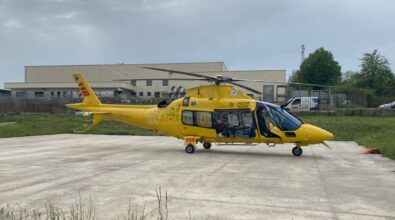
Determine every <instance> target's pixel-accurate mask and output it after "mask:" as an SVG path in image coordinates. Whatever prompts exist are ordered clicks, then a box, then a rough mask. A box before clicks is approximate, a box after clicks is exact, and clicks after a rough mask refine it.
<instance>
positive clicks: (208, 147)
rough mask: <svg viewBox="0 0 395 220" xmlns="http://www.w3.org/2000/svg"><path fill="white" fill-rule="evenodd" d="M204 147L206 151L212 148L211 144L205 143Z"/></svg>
mask: <svg viewBox="0 0 395 220" xmlns="http://www.w3.org/2000/svg"><path fill="white" fill-rule="evenodd" d="M203 147H204V149H206V150H209V149H210V148H211V143H207V142H206V143H203Z"/></svg>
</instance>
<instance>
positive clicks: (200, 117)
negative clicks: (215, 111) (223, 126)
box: [196, 112, 212, 128]
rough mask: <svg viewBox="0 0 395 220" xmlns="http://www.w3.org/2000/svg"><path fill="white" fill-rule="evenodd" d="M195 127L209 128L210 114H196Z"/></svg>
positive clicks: (210, 124)
mask: <svg viewBox="0 0 395 220" xmlns="http://www.w3.org/2000/svg"><path fill="white" fill-rule="evenodd" d="M196 125H197V126H200V127H206V128H211V127H212V122H211V112H196Z"/></svg>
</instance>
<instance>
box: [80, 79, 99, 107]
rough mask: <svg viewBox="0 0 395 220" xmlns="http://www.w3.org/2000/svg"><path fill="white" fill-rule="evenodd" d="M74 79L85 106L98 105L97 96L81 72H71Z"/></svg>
mask: <svg viewBox="0 0 395 220" xmlns="http://www.w3.org/2000/svg"><path fill="white" fill-rule="evenodd" d="M73 77H74V80H75V81H76V83H77V84H78V87H79V88H80V96H81V97H83V99H84V101H83V102H82V104H83V105H85V106H98V105H101V102H100V100H99V98H97V96H96V94H95V92H94V91H93V90H92V88H91V86H90V85H89V83H88V81H87V80H86V79H85V77H84V75H82V74H79V73H78V74H73Z"/></svg>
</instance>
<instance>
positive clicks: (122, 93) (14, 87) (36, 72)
mask: <svg viewBox="0 0 395 220" xmlns="http://www.w3.org/2000/svg"><path fill="white" fill-rule="evenodd" d="M140 67H155V68H164V69H171V70H178V71H185V72H193V73H199V74H203V75H209V76H215V75H223V76H228V77H232V78H241V79H254V80H266V81H272V82H279V83H262V82H241V84H243V85H245V86H249V87H251V88H253V89H255V90H258V91H262V93H263V95H262V96H259V95H257V94H252V93H251V92H250V91H247V90H244V89H242V88H237V89H240V90H242V91H244V92H245V93H246V94H249V95H250V96H252V97H254V98H256V99H262V100H265V101H270V102H284V101H285V98H286V86H285V81H286V74H285V70H252V71H229V70H228V69H227V67H226V66H225V64H224V63H223V62H203V63H165V64H123V63H121V64H105V65H60V66H26V67H25V82H19V83H15V82H12V83H5V84H4V85H5V88H6V89H10V90H11V96H12V97H14V98H21V99H27V98H39V99H46V100H48V99H68V98H78V97H79V93H78V87H77V85H76V83H75V82H74V79H73V77H72V74H73V73H83V74H84V75H85V77H86V78H87V80H88V81H89V82H90V83H91V86H92V88H93V89H94V90H95V92H96V93H97V95H98V96H99V97H102V98H113V97H118V98H121V99H125V100H128V99H149V98H158V99H159V98H177V97H180V96H182V95H184V94H185V91H186V89H188V88H191V87H195V86H199V85H206V84H207V82H205V81H192V80H188V79H191V78H193V77H188V76H184V75H180V74H176V73H167V72H161V71H155V70H149V69H143V68H140ZM175 78H177V79H180V78H181V79H184V78H185V79H186V80H172V79H175Z"/></svg>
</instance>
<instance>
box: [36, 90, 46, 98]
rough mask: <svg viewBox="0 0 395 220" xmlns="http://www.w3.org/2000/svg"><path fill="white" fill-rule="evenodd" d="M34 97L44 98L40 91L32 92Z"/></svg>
mask: <svg viewBox="0 0 395 220" xmlns="http://www.w3.org/2000/svg"><path fill="white" fill-rule="evenodd" d="M34 97H36V98H41V97H44V92H42V91H40V92H34Z"/></svg>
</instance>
